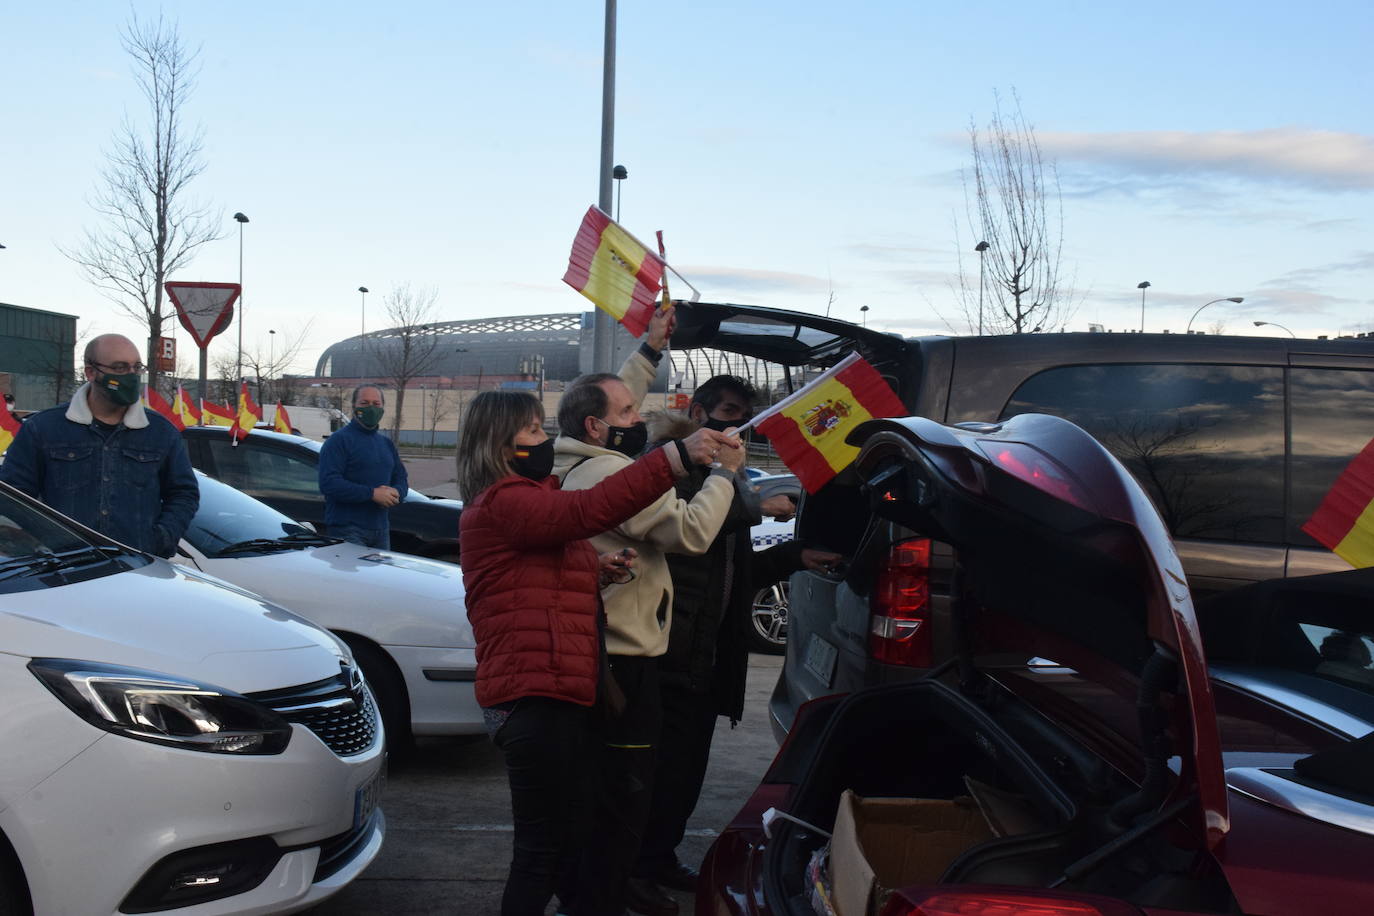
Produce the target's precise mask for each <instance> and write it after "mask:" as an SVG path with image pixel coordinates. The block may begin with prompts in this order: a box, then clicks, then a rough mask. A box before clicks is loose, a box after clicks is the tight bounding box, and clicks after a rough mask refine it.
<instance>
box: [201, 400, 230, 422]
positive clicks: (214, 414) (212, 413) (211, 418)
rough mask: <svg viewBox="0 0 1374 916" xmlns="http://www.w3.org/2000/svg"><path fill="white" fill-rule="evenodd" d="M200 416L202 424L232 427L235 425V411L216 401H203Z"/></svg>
mask: <svg viewBox="0 0 1374 916" xmlns="http://www.w3.org/2000/svg"><path fill="white" fill-rule="evenodd" d="M200 416H201V425H202V426H229V427H232V426H233V425H234V412H233V411H232V410H230V409H229V408H228V407H225V406H221V405H219V404H216V403H215V402H214V401H201V403H200Z"/></svg>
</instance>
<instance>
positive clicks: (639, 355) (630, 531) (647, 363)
mask: <svg viewBox="0 0 1374 916" xmlns="http://www.w3.org/2000/svg"><path fill="white" fill-rule="evenodd" d="M671 322H672V314H671V310H668V311H663V312H660V313H659V314H657V315H656V316H655V317H654V320H653V322H652V323H651V324H650V326H649V332H648V334H647V336H646V338H647V339H646V342H645V343H644V344H641V345H640V348H639V350H638V351H637V352H636V353H633V354H631V356H630V358H629V359H628V360H626V361H625V365H624V366H622V367H621V370H620V374H619V375H618V376H617V375H610V374H608V373H602V374H594V375H587V376H583V377H582V378H580V379H577V380H576V381H575V382H573V384H572V385H571V386H569V388H568V390H567V391H566V392H565V393H564V394H563V398H562V401H561V402H560V403H559V406H558V428H559V436H558V439H557V440H556V441H555V442H554V473H555V474H556V475H558V477H559V478H560V479H561V480H562V482H563V488H564V489H565V490H582V489H587V488H589V487H592V486H595V485H596V484H597V483H599V482H600V481H602V480H604V479H605V478H607V477H609V476H610V475H612V474H614V473H616V472H617V471H619V470H621V469H622V468H624V467H626V466H627V465H629V464H630V462H632V461H633V460H634V458H635V457H636V456H637V455H638V454H639V452H640V451H641V450H642V449H643V448H644V445H645V442H646V441H647V438H648V432H647V429H646V427H645V424H644V421H643V419H642V418H641V417H640V415H639V407H640V405H641V404H642V403H643V401H644V397H645V395H646V394H647V393H648V390H649V385H650V383H651V382H652V381H653V379H654V376H655V374H656V372H657V365H658V360H659V358H660V357H661V353H662V347H663V345H664V343H665V342H666V339H667V334H668V330H669V328H670V327H671ZM714 435H715V436H717V437H718V443H717V444H718V448H719V451H718V452H717V454H716V461H717V462H718V464H719V467H713V470H712V472H711V474H710V476H709V477H708V479H707V480H706V482H705V483H704V485H703V486H702V488H701V490H700V492H698V493H697V495H696V496H694V497H693V498H692V499H691V500H690V501H689V500H683V499H679V498H678V497H677V495H676V493H674V492H672V491H669V492H668V493H665V494H664V495H663V496H662V497H661V498H660V499H659V500H658V501H656V502H655V503H654V504H653V505H651V506H649V508H647V509H645V510H644V511H642V512H640V513H639V514H638V515H636V516H635V517H634V518H632V519H630V520H629V521H627V522H625V523H624V524H623V525H621V526H620V527H618V528H615V529H613V530H611V531H608V532H606V533H605V534H601V535H598V536H597V537H595V538H593V539H592V544H593V545H594V546H595V547H596V550H597V552H598V553H609V552H614V551H621V550H629V551H632V552H633V554H632V555H635V556H637V557H638V559H637V560H636V562H635V565H634V577H633V578H632V579H631V580H630V581H628V582H623V583H618V584H613V585H610V586H608V587H607V588H606V589H605V590H604V591H603V592H602V600H603V601H604V602H605V606H606V649H607V652H608V654H609V663H610V670H611V673H612V675H613V677H614V681H615V687H618V688H619V691H620V692H622V693H623V694H624V697H625V704H624V709H623V710H619V711H618V712H617V713H616V714H609V713H608V715H607V716H606V717H605V722H604V728H603V733H604V734H603V737H604V748H603V751H602V753H603V760H602V761H601V766H600V769H601V772H602V786H601V798H599V799H598V801H597V806H596V807H597V813H596V817H597V828H596V831H595V833H594V836H595V837H596V838H597V843H596V848H594V849H590V850H588V852H587V854H586V855H585V856H584V862H583V868H584V876H583V878H582V880H580V881H579V882H578V884H579V886H580V887H581V888H583V889H586V888H597V889H598V891H597V893H598V899H597V900H596V901H588V900H578V901H577V902H576V903H575V905H574V910H575V912H577V913H579V914H581V913H603V912H604V913H619V912H621V911H622V909H623V908H624V907H626V906H628V907H629V909H631V910H633V911H634V912H637V913H642V914H645V916H673V914H675V913H676V912H677V904H676V903H675V902H674V901H673V899H672V898H671V897H668V896H667V895H666V894H664V893H663V892H662V891H661V890H659V889H658V888H657V887H656V886H655V885H654V884H653V883H652V882H648V881H639V880H631V879H630V878H629V874H630V870H631V868H632V866H633V865H634V862H635V858H636V856H637V855H638V852H639V843H640V838H641V837H642V836H643V832H644V824H645V821H646V819H647V817H648V812H649V802H650V800H651V798H652V795H653V773H654V763H655V753H656V752H655V744H656V743H657V740H658V733H659V728H660V724H661V721H662V708H661V705H660V700H659V687H658V678H657V674H658V669H657V659H658V657H659V656H661V655H663V653H664V652H665V651H667V649H668V630H669V624H670V620H671V615H672V608H673V580H672V576H671V575H670V574H669V572H668V563H667V559H666V557H665V554H667V553H686V554H701V553H704V552H705V551H706V550H707V549H708V548H709V547H710V546H711V543H712V541H714V540H715V537H716V535H717V533H719V531H720V527H721V525H722V523H723V522H724V521H725V517H726V515H727V513H728V512H729V510H730V502H731V500H732V499H733V497H734V485H733V483H732V480H733V477H734V474H735V471H736V470H738V469H739V468H740V467H741V466H743V464H744V449H743V448H742V447H740V444H739V440H738V439H736V438H735V437H733V436H727V435H726V434H724V433H714ZM612 692H614V689H613V688H612ZM587 870H590V873H587ZM560 898H561V895H560ZM563 902H564V903H565V904H568V903H570V901H566V900H564V901H563ZM565 909H566V907H565Z"/></svg>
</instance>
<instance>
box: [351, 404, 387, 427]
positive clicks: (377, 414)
mask: <svg viewBox="0 0 1374 916" xmlns="http://www.w3.org/2000/svg"><path fill="white" fill-rule="evenodd" d="M384 413H386V409H385V408H383V407H354V408H353V416H355V417H357V418H358V422H359V423H361V424H363V425H364V426H366V427H367V428H368V429H376V428H377V427H378V426H380V425H381V422H382V414H384Z"/></svg>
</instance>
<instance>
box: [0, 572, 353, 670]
mask: <svg viewBox="0 0 1374 916" xmlns="http://www.w3.org/2000/svg"><path fill="white" fill-rule="evenodd" d="M0 634H2V635H0V651H4V652H6V653H9V654H13V655H19V656H23V657H29V658H34V657H50V658H73V659H80V660H82V661H98V662H108V663H111V664H117V665H128V666H130V667H134V668H146V669H149V670H152V671H158V672H162V673H165V674H176V675H181V676H183V677H194V678H196V679H198V680H201V681H206V682H209V683H211V684H214V685H216V686H220V687H225V688H228V689H230V690H235V691H238V692H240V693H244V692H251V691H256V690H272V689H278V688H282V687H292V686H296V685H298V684H307V683H311V682H313V681H317V680H321V679H323V678H326V677H332V676H333V675H336V674H338V673H339V662H340V661H341V660H342V659H343V657H344V655H343V650H342V649H341V648H340V646H339V644H338V641H337V640H336V639H335V638H334V637H333V636H331V635H329V634H328V633H326V632H324V631H322V630H320V629H319V628H318V627H316V626H314V625H313V624H311V623H309V622H308V621H305V620H302V619H301V618H299V617H297V616H295V615H294V614H290V613H288V612H285V611H283V610H282V609H281V608H279V607H275V606H273V605H271V604H268V603H266V602H264V601H262V600H261V599H259V598H255V597H253V596H248V595H245V594H244V593H243V592H241V591H239V590H236V589H230V588H225V587H224V586H222V585H218V584H215V583H214V582H212V581H210V580H209V579H207V578H206V577H204V576H201V575H199V574H197V573H196V572H195V571H194V570H183V569H181V568H179V567H176V566H173V565H172V564H171V563H168V562H166V561H164V560H155V561H154V562H153V563H151V564H149V565H148V566H145V567H143V568H141V569H136V570H131V571H128V572H122V573H118V574H116V575H113V576H104V577H101V578H98V579H90V580H87V581H85V582H77V583H73V584H71V585H62V586H58V587H56V588H45V589H36V590H34V591H28V592H18V593H15V594H10V595H4V596H0Z"/></svg>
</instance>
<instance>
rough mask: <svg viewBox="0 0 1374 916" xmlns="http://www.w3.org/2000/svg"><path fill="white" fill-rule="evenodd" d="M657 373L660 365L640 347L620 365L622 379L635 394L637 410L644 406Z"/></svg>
mask: <svg viewBox="0 0 1374 916" xmlns="http://www.w3.org/2000/svg"><path fill="white" fill-rule="evenodd" d="M657 375H658V367H657V366H655V365H654V364H653V362H652V361H650V360H649V358H648V357H646V356H645V355H644V354H643V353H640V352H639V349H638V348H636V349H635V351H634V352H633V353H631V354H630V357H629V359H627V360H625V364H624V365H623V366H621V367H620V380H621V381H622V382H624V383H625V387H626V388H628V389H630V394H632V395H634V399H635V409H636V410H638V409H639V408H640V407H642V406H643V404H644V399H645V398H646V397H648V395H649V386H650V385H652V384H653V383H654V378H655V377H656V376H657Z"/></svg>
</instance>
